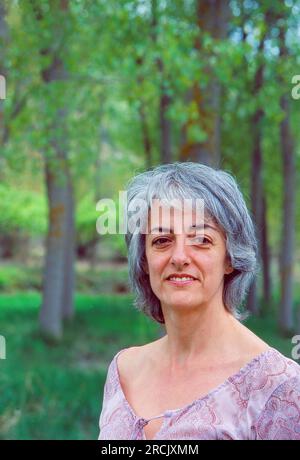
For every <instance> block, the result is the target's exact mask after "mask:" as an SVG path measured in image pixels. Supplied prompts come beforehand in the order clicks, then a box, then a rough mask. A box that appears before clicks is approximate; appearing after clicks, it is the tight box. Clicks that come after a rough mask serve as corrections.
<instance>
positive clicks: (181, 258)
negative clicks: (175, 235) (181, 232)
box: [171, 238, 191, 269]
mask: <svg viewBox="0 0 300 460" xmlns="http://www.w3.org/2000/svg"><path fill="white" fill-rule="evenodd" d="M190 263H191V260H190V256H189V254H188V246H187V245H186V244H185V238H180V239H177V240H176V242H175V244H174V246H173V249H172V254H171V264H172V265H174V266H175V267H176V268H177V269H180V268H181V267H183V266H185V265H189V264H190Z"/></svg>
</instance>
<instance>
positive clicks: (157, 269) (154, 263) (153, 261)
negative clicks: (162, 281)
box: [147, 254, 166, 278]
mask: <svg viewBox="0 0 300 460" xmlns="http://www.w3.org/2000/svg"><path fill="white" fill-rule="evenodd" d="M147 260H148V268H149V273H150V274H151V277H153V278H157V277H161V275H162V273H163V271H164V269H165V265H166V258H165V257H163V256H162V254H151V255H150V256H149V255H148V257H147Z"/></svg>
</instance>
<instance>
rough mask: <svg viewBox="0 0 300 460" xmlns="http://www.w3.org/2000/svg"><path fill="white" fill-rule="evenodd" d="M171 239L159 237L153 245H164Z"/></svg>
mask: <svg viewBox="0 0 300 460" xmlns="http://www.w3.org/2000/svg"><path fill="white" fill-rule="evenodd" d="M169 241H170V240H169V239H168V238H157V240H154V241H153V243H152V244H153V245H155V246H162V245H163V244H165V243H168V242H169Z"/></svg>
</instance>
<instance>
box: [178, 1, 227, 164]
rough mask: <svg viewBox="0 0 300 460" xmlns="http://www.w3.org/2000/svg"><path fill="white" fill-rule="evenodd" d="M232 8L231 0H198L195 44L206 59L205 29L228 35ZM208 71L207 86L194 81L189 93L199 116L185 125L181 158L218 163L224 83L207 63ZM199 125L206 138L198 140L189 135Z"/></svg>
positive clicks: (218, 35)
mask: <svg viewBox="0 0 300 460" xmlns="http://www.w3.org/2000/svg"><path fill="white" fill-rule="evenodd" d="M229 11H230V10H229V1H228V0H205V1H203V0H198V2H197V21H198V26H199V37H198V39H197V40H196V43H195V48H196V49H197V50H198V51H199V56H200V58H201V59H206V56H205V51H204V49H203V43H202V41H203V35H204V34H205V33H208V34H209V35H210V36H211V37H212V38H213V39H215V40H220V39H224V38H225V37H226V34H227V24H228V16H229ZM205 73H206V74H207V75H209V80H210V81H209V83H208V85H207V87H206V88H205V89H200V86H199V84H198V82H195V83H194V84H193V86H192V88H191V90H190V91H189V92H188V93H187V101H188V103H189V104H190V103H192V102H193V103H195V104H196V107H197V109H198V115H199V116H198V119H196V120H195V119H191V120H188V121H187V123H186V124H185V125H184V126H183V130H182V140H183V144H182V146H181V151H180V159H181V160H182V161H187V160H189V161H196V162H199V163H204V164H207V165H210V166H219V165H220V161H221V152H220V144H221V115H220V100H221V85H220V83H219V82H218V80H217V78H216V76H215V74H214V72H213V69H212V68H210V67H209V66H208V65H207V66H206V67H205ZM197 126H198V127H199V128H200V129H201V131H202V132H203V133H204V135H205V139H204V140H203V141H198V142H197V141H195V140H192V139H191V137H190V130H191V129H192V128H194V127H197Z"/></svg>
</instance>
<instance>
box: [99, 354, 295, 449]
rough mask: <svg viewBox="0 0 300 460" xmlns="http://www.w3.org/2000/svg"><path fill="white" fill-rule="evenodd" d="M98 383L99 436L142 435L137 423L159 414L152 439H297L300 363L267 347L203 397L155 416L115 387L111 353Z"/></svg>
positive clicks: (124, 437) (116, 376)
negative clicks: (141, 413)
mask: <svg viewBox="0 0 300 460" xmlns="http://www.w3.org/2000/svg"><path fill="white" fill-rule="evenodd" d="M123 350H126V348H124V349H122V350H120V351H119V352H118V353H117V354H116V355H115V356H114V358H113V360H112V361H111V363H110V365H109V367H108V372H107V377H106V382H105V385H104V393H103V405H102V411H101V414H100V420H99V427H100V434H99V437H98V439H99V440H104V439H108V440H118V439H121V440H127V439H135V440H146V436H145V432H144V430H143V427H144V426H145V425H146V424H147V423H148V422H149V421H150V420H152V419H154V418H159V417H164V420H163V424H162V425H161V428H160V429H159V430H158V432H157V433H156V435H155V436H154V438H153V439H154V440H158V439H163V440H167V439H174V440H188V439H190V440H204V439H207V440H212V439H298V440H300V366H299V365H298V364H297V363H296V362H295V361H293V360H291V359H289V358H287V357H285V356H284V355H282V354H281V353H280V352H279V351H278V350H276V349H275V348H272V347H270V348H269V349H268V350H266V351H265V352H263V353H261V354H260V355H258V356H256V357H255V358H253V359H252V360H251V361H250V362H249V363H248V364H246V365H245V366H244V367H242V368H241V369H240V370H239V371H238V372H237V373H236V374H234V375H232V376H231V377H229V378H228V379H227V380H225V382H223V383H222V384H221V385H219V386H218V387H216V388H215V389H213V390H212V391H210V392H209V393H208V394H207V395H205V396H204V397H201V398H199V399H196V400H195V401H193V402H192V403H190V404H188V405H186V406H184V407H180V408H178V409H172V410H167V411H165V412H163V413H162V414H159V415H157V416H155V417H152V418H150V419H149V418H148V419H145V418H143V417H140V416H138V415H137V414H136V413H135V412H134V410H133V409H132V407H131V406H130V404H129V402H128V401H127V400H126V397H125V395H124V392H123V390H122V387H121V383H120V378H119V372H118V367H117V357H118V355H119V354H120V353H121V352H122V351H123Z"/></svg>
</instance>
